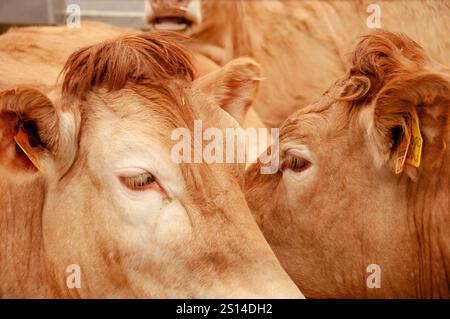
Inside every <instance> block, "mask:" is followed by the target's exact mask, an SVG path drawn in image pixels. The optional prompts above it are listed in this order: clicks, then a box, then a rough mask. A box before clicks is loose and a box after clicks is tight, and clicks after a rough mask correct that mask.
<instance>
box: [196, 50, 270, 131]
mask: <svg viewBox="0 0 450 319" xmlns="http://www.w3.org/2000/svg"><path fill="white" fill-rule="evenodd" d="M261 73H262V70H261V67H260V66H259V64H258V63H256V62H255V61H254V60H252V59H250V58H238V59H235V60H232V61H230V62H229V63H227V64H226V65H225V66H224V67H222V68H221V69H219V70H217V71H214V72H212V73H210V74H207V75H205V76H203V77H201V78H199V79H198V80H196V83H197V84H198V86H199V87H200V89H201V90H202V91H203V92H205V93H207V94H212V95H213V97H214V99H215V101H216V102H217V103H218V104H219V106H220V107H221V108H222V109H224V110H225V111H227V112H228V113H229V114H230V115H231V116H233V117H234V118H235V119H236V120H237V121H238V123H239V124H241V125H242V123H243V120H244V118H245V115H246V114H247V112H248V111H249V109H250V106H251V105H252V103H253V101H254V100H255V97H256V94H257V92H258V88H259V83H260V81H261V80H262V78H261Z"/></svg>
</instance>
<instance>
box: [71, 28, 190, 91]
mask: <svg viewBox="0 0 450 319" xmlns="http://www.w3.org/2000/svg"><path fill="white" fill-rule="evenodd" d="M185 40H186V38H185V37H183V36H181V35H178V34H175V33H171V32H152V33H142V34H139V35H131V36H125V37H123V38H122V39H119V40H114V41H109V42H105V43H102V44H98V45H94V46H91V47H88V48H84V49H81V50H79V51H77V52H75V53H73V54H72V55H71V56H70V57H69V59H68V61H67V62H66V64H65V66H64V69H63V72H64V73H65V75H64V82H63V93H65V94H71V95H76V96H82V95H84V94H85V93H86V92H87V91H90V90H91V89H92V88H94V87H98V86H105V87H106V88H107V89H108V90H119V89H121V88H123V87H124V86H125V84H126V83H127V82H128V81H131V82H134V83H142V82H144V81H145V82H149V83H152V82H158V83H161V81H167V80H173V79H184V80H191V81H192V80H193V78H194V67H193V65H192V62H191V59H190V52H189V51H187V50H186V49H185V48H184V47H183V46H182V43H183V42H184V41H185Z"/></svg>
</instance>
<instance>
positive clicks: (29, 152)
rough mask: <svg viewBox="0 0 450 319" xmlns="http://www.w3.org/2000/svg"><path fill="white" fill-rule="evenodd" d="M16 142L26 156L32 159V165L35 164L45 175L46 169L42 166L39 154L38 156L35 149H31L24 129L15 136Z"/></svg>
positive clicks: (20, 128)
mask: <svg viewBox="0 0 450 319" xmlns="http://www.w3.org/2000/svg"><path fill="white" fill-rule="evenodd" d="M14 140H15V141H16V143H17V145H19V147H20V148H21V149H22V151H23V152H24V153H25V155H26V156H27V157H28V158H29V159H30V161H31V163H33V165H34V166H35V167H36V168H37V169H38V170H39V171H40V172H41V173H44V169H43V168H42V166H41V164H40V159H39V156H38V154H36V151H35V150H33V148H32V147H31V145H30V139H29V137H28V134H27V133H25V132H24V131H23V129H22V127H19V130H18V132H17V134H16V136H14Z"/></svg>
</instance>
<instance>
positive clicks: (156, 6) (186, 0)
mask: <svg viewBox="0 0 450 319" xmlns="http://www.w3.org/2000/svg"><path fill="white" fill-rule="evenodd" d="M145 5H146V8H145V19H146V22H147V23H148V24H150V25H151V26H152V28H153V29H155V30H166V31H178V32H184V31H186V30H188V29H189V28H191V27H193V26H196V25H199V24H201V22H202V6H201V0H147V1H146V3H145Z"/></svg>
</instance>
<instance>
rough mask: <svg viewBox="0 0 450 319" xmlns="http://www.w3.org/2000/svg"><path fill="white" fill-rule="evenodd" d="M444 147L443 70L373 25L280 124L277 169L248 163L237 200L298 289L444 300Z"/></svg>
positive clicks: (449, 207)
mask: <svg viewBox="0 0 450 319" xmlns="http://www.w3.org/2000/svg"><path fill="white" fill-rule="evenodd" d="M420 135H422V138H423V144H421V143H420ZM449 143H450V69H449V68H445V67H443V66H442V65H440V64H438V63H436V62H434V61H433V60H431V59H430V58H428V57H427V55H426V54H425V52H424V51H423V49H422V48H421V47H420V46H419V45H418V44H416V43H415V42H413V41H412V40H411V39H409V38H407V37H406V36H402V35H396V34H393V33H388V32H382V31H379V32H377V33H375V34H374V35H370V36H367V37H365V38H364V39H363V40H362V41H361V42H360V43H359V45H358V46H357V47H356V49H355V51H354V52H353V56H352V66H351V69H350V70H349V71H348V72H347V74H346V76H344V77H342V78H341V79H339V80H338V81H336V83H335V84H334V85H333V86H331V87H330V88H329V89H328V90H327V91H326V92H325V94H324V95H323V96H322V97H321V98H320V99H319V100H318V101H317V102H316V103H314V104H312V105H310V106H307V107H305V108H304V109H302V110H300V111H297V112H296V113H294V114H293V115H292V116H290V117H289V118H288V119H287V120H286V122H285V123H284V124H283V126H282V128H281V132H280V163H281V164H280V170H279V172H278V173H277V174H274V175H260V174H259V172H258V167H259V165H258V164H255V165H254V166H252V167H251V168H250V169H249V170H248V172H247V174H246V177H247V179H246V183H247V186H246V188H247V200H248V203H249V206H250V209H251V210H253V211H254V213H255V216H256V217H257V219H258V222H259V225H260V227H261V229H262V230H263V232H264V235H265V236H266V238H267V239H268V241H269V243H270V245H271V246H272V248H273V249H274V250H275V253H276V254H277V256H278V258H279V259H280V260H281V262H282V264H283V266H284V267H285V268H286V269H287V271H288V273H289V274H290V275H291V277H292V278H293V279H294V281H295V282H296V283H297V284H298V285H299V287H300V288H301V289H302V291H303V292H304V293H305V295H306V296H309V297H397V298H398V297H416V298H418V297H421V298H423V297H433V298H437V297H441V298H442V297H444V298H449V297H450V291H449V287H450V281H449V278H450V267H449V266H450V245H449V243H450V232H449V229H450V166H449V165H450V158H449V156H450V155H449V151H448V149H447V145H449ZM406 145H409V148H407V147H406ZM421 145H423V149H422V150H420V148H421V147H422V146H421ZM405 148H407V149H408V151H407V153H405ZM420 154H421V155H420ZM405 156H406V157H405ZM268 197H271V200H270V201H267V198H268ZM371 264H376V265H378V266H379V267H380V269H379V270H380V271H381V273H378V275H380V276H381V281H380V282H379V284H380V286H379V287H377V288H373V287H372V288H371V285H367V279H368V277H369V275H370V273H368V272H367V269H368V267H369V265H371ZM371 267H372V266H371ZM369 269H371V268H370V267H369ZM371 271H373V270H372V269H371ZM372 283H373V282H372Z"/></svg>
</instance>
